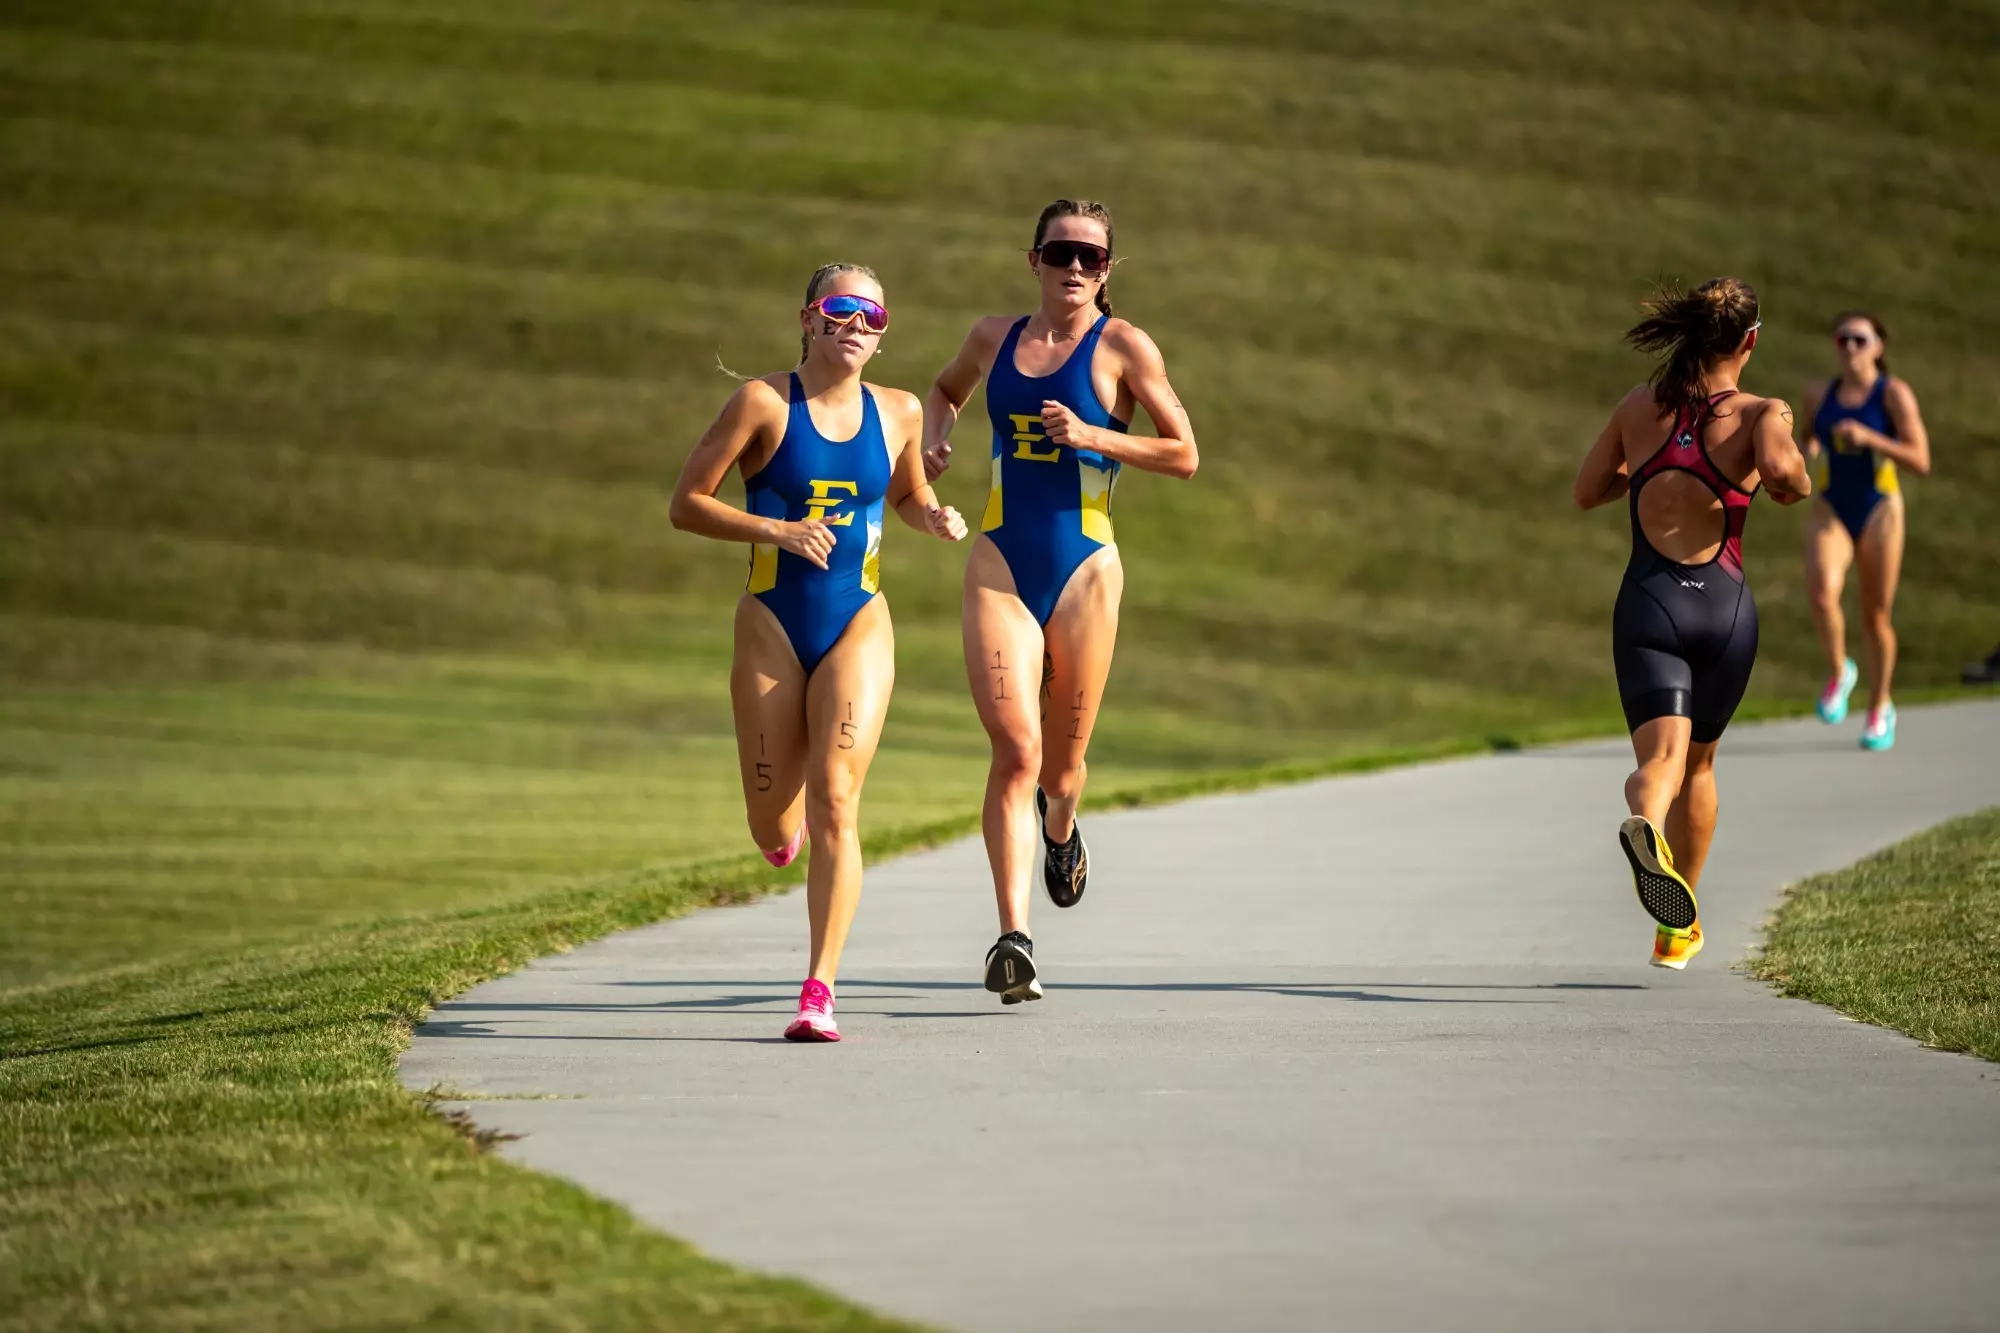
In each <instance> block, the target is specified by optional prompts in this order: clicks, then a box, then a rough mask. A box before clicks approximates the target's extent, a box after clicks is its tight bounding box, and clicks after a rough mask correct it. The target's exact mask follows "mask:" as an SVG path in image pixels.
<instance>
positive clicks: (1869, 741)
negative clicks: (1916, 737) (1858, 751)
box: [1861, 704, 1896, 750]
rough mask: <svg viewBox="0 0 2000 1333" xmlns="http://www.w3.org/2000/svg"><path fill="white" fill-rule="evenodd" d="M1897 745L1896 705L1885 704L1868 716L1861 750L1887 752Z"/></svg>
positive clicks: (1862, 733)
mask: <svg viewBox="0 0 2000 1333" xmlns="http://www.w3.org/2000/svg"><path fill="white" fill-rule="evenodd" d="M1895 743H1896V705H1894V704H1883V705H1882V706H1881V707H1880V708H1878V709H1875V710H1874V711H1873V712H1871V713H1869V714H1868V725H1867V726H1865V727H1863V728H1862V729H1861V748H1862V749H1864V750H1886V749H1888V748H1889V747H1890V746H1892V745H1894V744H1895Z"/></svg>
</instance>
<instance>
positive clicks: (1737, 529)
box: [1574, 278, 1812, 968]
mask: <svg viewBox="0 0 2000 1333" xmlns="http://www.w3.org/2000/svg"><path fill="white" fill-rule="evenodd" d="M1646 310H1647V314H1646V318H1645V319H1643V320H1641V321H1640V322H1639V323H1638V324H1636V325H1635V326H1633V328H1632V329H1631V330H1630V331H1628V332H1627V334H1626V338H1627V340H1628V341H1630V342H1631V343H1632V344H1633V345H1634V346H1635V347H1637V348H1639V349H1640V350H1641V351H1645V352H1653V353H1664V354H1665V355H1664V358H1663V360H1662V361H1661V363H1660V366H1659V368H1658V369H1657V370H1655V371H1654V373H1653V376H1652V379H1651V381H1650V383H1648V384H1642V385H1640V386H1639V387H1638V388H1635V389H1633V390H1632V391H1631V392H1630V393H1628V394H1626V395H1625V398H1624V400H1623V401H1622V402H1620V403H1619V404H1618V407H1617V408H1616V410H1614V411H1613V412H1612V414H1611V420H1610V422H1609V423H1607V424H1606V426H1605V427H1604V430H1603V432H1602V433H1601V434H1599V435H1598V437H1597V442H1596V443H1595V444H1593V445H1592V446H1591V448H1590V452H1589V453H1588V454H1587V455H1585V457H1584V460H1583V466H1582V467H1581V468H1580V469H1578V471H1577V476H1576V485H1575V491H1574V493H1575V497H1576V502H1577V504H1578V505H1580V506H1581V507H1583V508H1585V509H1594V508H1596V507H1597V506H1599V505H1602V504H1608V503H1610V502H1611V501H1613V500H1615V499H1617V498H1618V497H1619V496H1621V495H1627V494H1629V495H1630V497H1631V513H1632V557H1631V560H1630V561H1629V562H1628V563H1627V564H1626V567H1625V578H1624V581H1623V583H1622V584H1621V585H1620V587H1619V590H1618V602H1617V606H1616V608H1615V609H1614V610H1613V612H1612V618H1611V642H1612V649H1611V652H1612V661H1613V663H1614V665H1615V666H1616V668H1617V673H1618V695H1619V699H1620V700H1621V702H1622V703H1623V704H1624V707H1625V722H1626V725H1627V727H1628V728H1630V730H1631V732H1632V748H1633V751H1634V753H1635V755H1636V757H1637V759H1638V765H1639V766H1638V768H1636V769H1635V770H1634V771H1633V773H1632V775H1631V777H1629V778H1627V779H1626V781H1625V802H1626V806H1627V808H1628V809H1629V810H1630V811H1631V815H1630V817H1629V818H1627V819H1626V820H1625V822H1624V823H1623V824H1621V825H1620V826H1619V830H1618V845H1619V846H1620V848H1622V849H1623V850H1624V853H1625V857H1626V859H1627V860H1628V861H1629V862H1630V863H1631V867H1632V878H1633V882H1634V885H1635V887H1636V888H1637V889H1638V893H1639V902H1640V904H1641V905H1642V906H1644V907H1645V909H1646V911H1647V912H1648V913H1649V914H1651V916H1652V917H1653V918H1654V920H1655V921H1657V922H1658V923H1659V925H1658V929H1657V930H1656V931H1655V932H1654V940H1653V962H1654V964H1655V965H1657V966H1660V967H1671V968H1682V967H1685V966H1687V963H1688V960H1689V959H1690V958H1693V957H1694V955H1695V954H1697V953H1699V952H1700V951H1701V921H1700V916H1699V911H1698V908H1697V906H1696V903H1695V896H1694V889H1695V885H1696V884H1697V883H1698V882H1699V881H1700V879H1701V869H1702V864H1703V863H1704V862H1705V861H1706V860H1707V859H1708V846H1709V841H1710V839H1711V838H1713V837H1714V835H1715V816H1716V795H1715V750H1716V746H1717V745H1718V744H1719V743H1720V742H1721V740H1722V732H1723V729H1724V728H1725V727H1727V726H1728V725H1729V719H1730V718H1731V717H1732V716H1733V715H1734V714H1735V712H1736V706H1737V704H1738V703H1740V702H1742V699H1743V691H1744V689H1745V688H1746V687H1747V686H1748V685H1749V683H1750V670H1751V668H1752V667H1753V666H1754V665H1755V664H1756V661H1757V603H1756V599H1754V598H1753V597H1752V596H1751V595H1750V588H1749V586H1748V585H1747V584H1746V583H1745V582H1744V581H1743V521H1744V519H1745V518H1746V517H1747V516H1748V514H1749V512H1750V501H1751V499H1752V497H1754V496H1755V495H1756V493H1757V488H1758V486H1759V485H1760V484H1761V485H1762V486H1763V487H1764V489H1766V490H1768V491H1770V493H1771V498H1772V499H1773V500H1776V501H1777V502H1778V503H1779V504H1794V503H1797V502H1798V501H1799V500H1802V499H1804V498H1805V497H1806V496H1807V495H1809V494H1811V492H1812V483H1811V481H1810V480H1809V479H1808V477H1807V475H1806V466H1805V459H1804V458H1803V457H1802V456H1801V455H1800V453H1799V450H1798V446H1797V445H1796V444H1794V443H1793V442H1792V434H1791V428H1792V410H1791V408H1790V406H1788V405H1787V404H1786V403H1784V402H1783V401H1782V400H1780V399H1776V398H1759V397H1757V396H1756V395H1754V394H1748V393H1745V392H1743V391H1742V390H1741V389H1739V388H1737V387H1736V386H1737V380H1738V378H1739V377H1740V376H1741V375H1742V373H1743V366H1744V364H1745V363H1746V362H1747V361H1749V359H1750V353H1751V352H1752V351H1753V350H1755V348H1756V346H1757V331H1758V329H1759V328H1760V327H1762V321H1761V320H1759V319H1758V318H1757V294H1756V292H1754V291H1752V290H1751V288H1750V286H1749V285H1748V284H1747V283H1743V282H1740V281H1738V280H1737V279H1735V278H1716V279H1713V280H1712V281H1709V282H1705V283H1703V284H1702V285H1701V286H1699V287H1697V288H1695V289H1694V290H1693V291H1692V292H1688V293H1685V294H1683V293H1680V292H1677V291H1674V290H1672V289H1670V288H1669V289H1664V290H1662V291H1660V292H1659V293H1657V294H1656V295H1655V296H1654V298H1653V299H1652V300H1651V301H1650V302H1648V303H1647V307H1646ZM1676 848H1678V849H1679V855H1678V856H1676V854H1675V851H1674V849H1676Z"/></svg>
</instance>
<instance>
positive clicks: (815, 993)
mask: <svg viewBox="0 0 2000 1333" xmlns="http://www.w3.org/2000/svg"><path fill="white" fill-rule="evenodd" d="M785 1040H786V1041H839V1040H840V1025H839V1024H838V1023H835V1022H834V1021H833V992H832V991H830V990H828V989H827V988H826V983H825V982H824V981H808V982H806V984H805V985H804V986H803V987H801V988H800V989H799V1016H798V1017H797V1018H794V1019H793V1020H792V1025H791V1026H790V1027H788V1028H786V1029H785Z"/></svg>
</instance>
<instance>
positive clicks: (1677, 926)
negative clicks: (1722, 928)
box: [1618, 815, 1700, 930]
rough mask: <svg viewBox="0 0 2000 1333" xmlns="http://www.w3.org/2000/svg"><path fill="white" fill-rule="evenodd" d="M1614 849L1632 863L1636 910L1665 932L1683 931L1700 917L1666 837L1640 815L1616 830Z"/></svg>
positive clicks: (1651, 822) (1691, 888)
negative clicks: (1655, 922) (1675, 867)
mask: <svg viewBox="0 0 2000 1333" xmlns="http://www.w3.org/2000/svg"><path fill="white" fill-rule="evenodd" d="M1618 846H1619V848H1620V849H1621V850H1622V851H1623V852H1624V853H1625V859H1626V860H1627V861H1630V862H1631V863H1632V886H1633V887H1634V888H1636V889H1637V890H1638V891H1639V906H1641V907H1643V908H1645V909H1646V915H1648V916H1650V917H1652V918H1653V920H1655V921H1657V922H1659V923H1660V924H1661V925H1663V926H1665V927H1667V928H1668V929H1669V930H1686V929H1687V928H1688V927H1690V926H1692V925H1693V924H1694V922H1695V918H1696V917H1697V916H1699V915H1700V912H1699V911H1697V909H1696V907H1695V901H1694V888H1693V886H1691V885H1690V884H1689V883H1688V882H1687V881H1686V880H1684V879H1682V878H1681V875H1680V872H1679V871H1678V870H1675V869H1674V853H1673V849H1672V848H1670V847H1668V846H1667V839H1666V835H1665V834H1663V833H1661V832H1660V831H1659V830H1658V829H1657V828H1654V827H1653V821H1652V820H1650V819H1648V818H1646V817H1645V816H1644V815H1633V816H1632V817H1631V818H1630V819H1627V820H1626V821H1625V822H1624V823H1622V824H1620V825H1619V826H1618Z"/></svg>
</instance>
